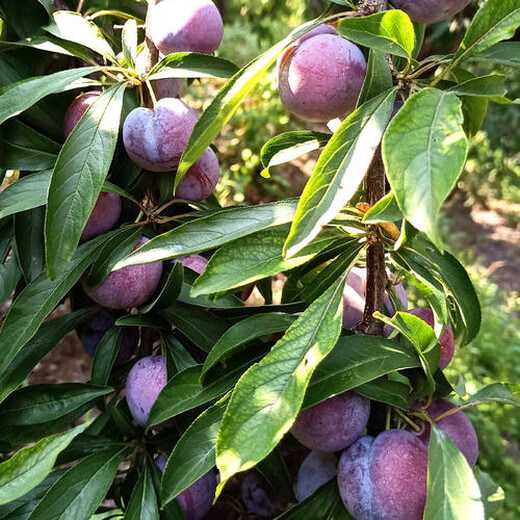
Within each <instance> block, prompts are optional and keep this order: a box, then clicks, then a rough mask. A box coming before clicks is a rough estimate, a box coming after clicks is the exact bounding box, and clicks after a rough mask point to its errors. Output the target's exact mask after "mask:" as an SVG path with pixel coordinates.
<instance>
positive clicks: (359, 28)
mask: <svg viewBox="0 0 520 520" xmlns="http://www.w3.org/2000/svg"><path fill="white" fill-rule="evenodd" d="M338 32H339V34H341V36H343V37H345V38H347V39H348V40H350V41H353V42H354V43H358V44H360V45H363V46H364V47H369V48H371V49H377V50H379V51H381V52H384V53H387V54H394V55H395V56H401V57H402V58H410V57H411V56H412V52H413V49H414V46H415V30H414V27H413V23H412V21H411V20H410V17H409V16H408V15H407V14H405V13H403V12H402V11H399V10H397V9H396V10H393V11H385V12H382V13H376V14H372V15H369V16H363V17H359V18H346V19H344V20H341V21H340V22H339V26H338Z"/></svg>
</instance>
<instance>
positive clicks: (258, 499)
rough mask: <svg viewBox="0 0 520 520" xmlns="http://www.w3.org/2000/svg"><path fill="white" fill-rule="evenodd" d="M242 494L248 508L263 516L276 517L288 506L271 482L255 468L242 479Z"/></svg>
mask: <svg viewBox="0 0 520 520" xmlns="http://www.w3.org/2000/svg"><path fill="white" fill-rule="evenodd" d="M241 494H242V501H243V502H244V505H245V506H246V508H247V510H248V511H249V512H250V513H252V514H253V515H256V516H260V517H262V518H274V517H275V516H278V515H279V514H281V513H282V512H283V511H284V510H285V508H286V507H287V504H286V503H285V502H284V501H283V500H282V499H281V498H280V497H279V496H277V495H276V493H275V491H274V490H273V488H272V487H271V486H270V485H269V483H268V482H267V481H266V480H265V479H264V478H263V477H262V476H261V475H260V474H259V473H258V472H256V471H254V470H252V471H250V472H249V473H247V475H246V476H245V478H244V480H243V481H242V489H241Z"/></svg>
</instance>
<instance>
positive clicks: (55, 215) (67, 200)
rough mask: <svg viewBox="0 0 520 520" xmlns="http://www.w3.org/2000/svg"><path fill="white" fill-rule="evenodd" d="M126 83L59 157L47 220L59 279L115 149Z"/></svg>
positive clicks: (53, 270) (101, 101)
mask: <svg viewBox="0 0 520 520" xmlns="http://www.w3.org/2000/svg"><path fill="white" fill-rule="evenodd" d="M125 88H126V83H118V84H116V85H114V86H113V87H111V88H109V89H108V90H107V91H106V92H105V93H104V94H103V95H101V96H100V97H99V98H98V99H96V101H95V102H94V103H93V104H92V105H91V106H90V107H89V108H88V110H87V111H86V113H85V115H84V116H83V117H82V118H81V120H80V122H79V123H78V124H77V125H76V127H75V128H74V130H73V131H72V132H71V134H70V135H69V137H68V139H67V141H66V142H65V145H64V147H63V148H62V150H61V153H60V155H59V157H58V160H57V162H56V165H55V167H54V171H53V173H52V180H51V184H50V186H49V195H48V200H47V214H46V220H45V246H46V254H47V273H48V276H49V278H50V279H51V280H52V279H55V278H56V277H57V276H58V274H59V273H61V272H62V271H63V269H64V268H65V266H66V265H67V263H68V262H69V261H70V259H71V258H72V255H73V254H74V251H75V250H76V247H77V245H78V243H79V240H80V237H81V233H82V232H83V229H84V227H85V224H86V223H87V221H88V219H89V217H90V214H91V213H92V210H93V209H94V206H95V204H96V202H97V199H98V196H99V192H100V191H101V188H102V186H103V182H104V180H105V177H106V176H107V174H108V170H109V168H110V164H111V163H112V157H113V155H114V151H115V148H116V143H117V137H118V132H119V122H120V118H121V110H122V108H123V95H124V92H125Z"/></svg>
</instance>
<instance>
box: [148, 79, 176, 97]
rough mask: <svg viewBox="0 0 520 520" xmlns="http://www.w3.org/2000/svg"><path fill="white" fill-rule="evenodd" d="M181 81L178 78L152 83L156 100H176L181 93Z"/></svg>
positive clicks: (158, 80)
mask: <svg viewBox="0 0 520 520" xmlns="http://www.w3.org/2000/svg"><path fill="white" fill-rule="evenodd" d="M181 86H182V81H181V80H180V79H178V78H164V79H157V80H155V81H152V87H153V91H154V94H155V97H156V98H157V99H163V98H176V97H177V96H178V95H179V92H180V91H181Z"/></svg>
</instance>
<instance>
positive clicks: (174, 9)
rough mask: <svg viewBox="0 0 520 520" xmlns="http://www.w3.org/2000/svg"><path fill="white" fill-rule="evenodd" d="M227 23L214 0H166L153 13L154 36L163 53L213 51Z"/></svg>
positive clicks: (151, 19)
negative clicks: (223, 20) (187, 0)
mask: <svg viewBox="0 0 520 520" xmlns="http://www.w3.org/2000/svg"><path fill="white" fill-rule="evenodd" d="M223 32H224V24H223V22H222V17H221V16H220V13H219V10H218V9H217V7H216V6H215V4H214V3H213V2H212V1H211V0H190V1H189V2H186V0H163V1H162V2H161V3H159V4H157V5H156V6H155V7H154V9H153V11H152V14H151V16H150V36H151V38H152V41H153V43H154V44H155V46H156V47H157V48H158V49H159V51H160V52H161V53H162V54H165V55H167V54H172V53H174V52H200V53H203V54H212V53H213V52H215V51H216V50H217V48H218V46H219V45H220V42H221V41H222V35H223Z"/></svg>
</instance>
